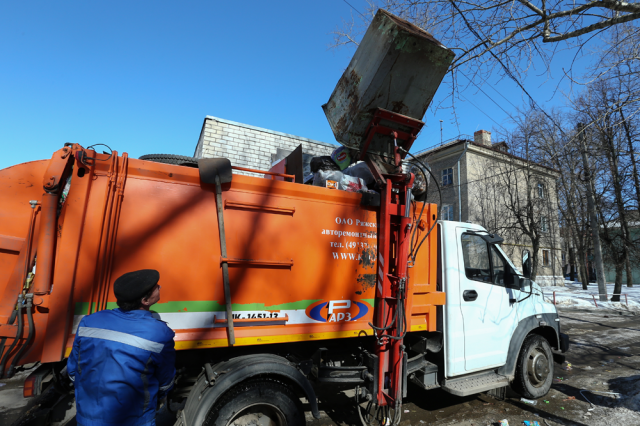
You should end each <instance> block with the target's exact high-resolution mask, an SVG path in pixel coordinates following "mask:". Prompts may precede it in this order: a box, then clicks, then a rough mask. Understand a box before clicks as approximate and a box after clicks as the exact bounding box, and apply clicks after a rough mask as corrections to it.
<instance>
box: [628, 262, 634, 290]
mask: <svg viewBox="0 0 640 426" xmlns="http://www.w3.org/2000/svg"><path fill="white" fill-rule="evenodd" d="M627 287H633V271H632V270H631V262H630V261H629V258H628V257H627Z"/></svg>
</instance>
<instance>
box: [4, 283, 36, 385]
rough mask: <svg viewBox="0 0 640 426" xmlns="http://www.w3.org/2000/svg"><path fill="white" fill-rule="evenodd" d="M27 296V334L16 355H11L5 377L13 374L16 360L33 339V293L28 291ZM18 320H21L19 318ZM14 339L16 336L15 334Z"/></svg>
mask: <svg viewBox="0 0 640 426" xmlns="http://www.w3.org/2000/svg"><path fill="white" fill-rule="evenodd" d="M26 298H27V321H28V322H29V334H28V335H27V341H26V342H24V344H23V345H22V346H21V347H20V350H19V351H18V353H17V354H16V356H14V357H13V361H11V365H10V366H9V370H7V377H8V378H11V377H13V375H14V374H15V366H16V364H17V363H18V361H19V360H20V358H21V357H22V355H23V354H24V352H25V350H26V349H27V348H28V347H29V345H30V344H31V341H32V340H33V333H34V331H35V330H34V328H35V327H34V326H33V310H32V308H33V294H32V293H29V294H27V296H26ZM20 318H22V315H20ZM20 322H22V321H21V320H20ZM19 333H20V334H22V331H19ZM16 340H18V339H17V336H16Z"/></svg>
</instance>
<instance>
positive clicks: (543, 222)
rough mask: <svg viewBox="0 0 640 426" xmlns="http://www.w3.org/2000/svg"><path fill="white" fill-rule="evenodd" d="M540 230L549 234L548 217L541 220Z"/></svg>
mask: <svg viewBox="0 0 640 426" xmlns="http://www.w3.org/2000/svg"><path fill="white" fill-rule="evenodd" d="M540 230H541V231H542V232H549V219H547V217H546V216H542V217H541V218H540Z"/></svg>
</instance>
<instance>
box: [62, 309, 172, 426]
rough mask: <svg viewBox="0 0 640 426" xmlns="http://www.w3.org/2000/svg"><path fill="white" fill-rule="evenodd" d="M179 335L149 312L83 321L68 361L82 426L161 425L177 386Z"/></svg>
mask: <svg viewBox="0 0 640 426" xmlns="http://www.w3.org/2000/svg"><path fill="white" fill-rule="evenodd" d="M174 336H175V333H174V332H173V330H171V329H170V328H169V327H168V326H167V325H166V324H165V323H164V322H162V321H160V320H157V319H155V318H153V317H152V314H151V312H149V311H144V310H135V311H126V312H125V311H122V310H120V309H114V310H105V311H100V312H96V313H94V314H92V315H88V316H86V317H84V318H82V320H81V321H80V324H79V326H78V330H77V331H76V337H75V340H74V342H73V349H72V351H71V354H70V355H69V360H68V361H67V370H68V373H69V377H70V378H71V380H73V382H74V386H75V393H76V410H77V414H76V420H77V423H78V424H79V425H82V426H112V425H113V426H115V425H117V426H146V425H155V415H156V405H157V401H158V399H159V398H162V397H164V395H165V394H166V393H167V392H168V391H169V390H170V389H171V388H172V387H173V379H174V376H175V372H176V370H175V349H174V341H173V337H174Z"/></svg>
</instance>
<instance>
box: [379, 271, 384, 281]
mask: <svg viewBox="0 0 640 426" xmlns="http://www.w3.org/2000/svg"><path fill="white" fill-rule="evenodd" d="M378 276H379V277H380V279H381V280H382V281H384V273H383V272H382V269H378Z"/></svg>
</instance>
